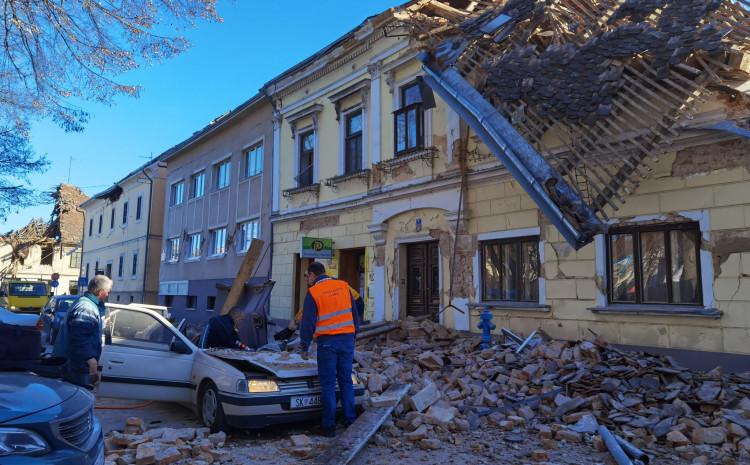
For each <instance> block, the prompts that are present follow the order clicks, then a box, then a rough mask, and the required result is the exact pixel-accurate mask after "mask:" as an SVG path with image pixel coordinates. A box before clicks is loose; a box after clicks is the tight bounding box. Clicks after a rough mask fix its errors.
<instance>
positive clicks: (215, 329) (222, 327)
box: [205, 307, 249, 350]
mask: <svg viewBox="0 0 750 465" xmlns="http://www.w3.org/2000/svg"><path fill="white" fill-rule="evenodd" d="M244 319H245V314H244V312H243V311H242V308H240V307H232V309H231V310H229V313H227V314H226V315H216V316H214V317H211V319H210V320H208V334H207V335H206V343H205V347H206V348H210V347H216V348H222V349H239V350H249V347H247V346H246V345H245V344H243V343H242V341H240V336H239V330H240V327H241V326H242V321H243V320H244Z"/></svg>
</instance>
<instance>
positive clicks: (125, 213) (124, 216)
mask: <svg viewBox="0 0 750 465" xmlns="http://www.w3.org/2000/svg"><path fill="white" fill-rule="evenodd" d="M127 223H128V202H125V203H124V204H123V205H122V224H127Z"/></svg>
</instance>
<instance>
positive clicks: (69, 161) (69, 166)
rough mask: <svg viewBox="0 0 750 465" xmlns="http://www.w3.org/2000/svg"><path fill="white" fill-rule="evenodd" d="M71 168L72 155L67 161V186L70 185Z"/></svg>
mask: <svg viewBox="0 0 750 465" xmlns="http://www.w3.org/2000/svg"><path fill="white" fill-rule="evenodd" d="M72 167H73V155H71V156H70V159H69V160H68V184H70V169H71V168H72Z"/></svg>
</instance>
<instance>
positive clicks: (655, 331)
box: [620, 315, 670, 347]
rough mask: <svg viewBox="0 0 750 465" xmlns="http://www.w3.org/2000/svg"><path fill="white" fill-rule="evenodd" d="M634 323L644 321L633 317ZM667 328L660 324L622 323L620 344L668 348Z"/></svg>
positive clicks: (635, 316) (639, 317) (638, 317)
mask: <svg viewBox="0 0 750 465" xmlns="http://www.w3.org/2000/svg"><path fill="white" fill-rule="evenodd" d="M633 320H634V321H644V319H643V317H641V316H638V315H633ZM668 328H669V327H668V326H666V325H661V324H648V323H623V324H621V325H620V344H630V345H642V346H652V347H669V346H670V344H669V329H668Z"/></svg>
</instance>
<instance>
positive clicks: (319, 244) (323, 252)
mask: <svg viewBox="0 0 750 465" xmlns="http://www.w3.org/2000/svg"><path fill="white" fill-rule="evenodd" d="M299 256H300V257H301V258H320V259H327V260H330V259H332V258H333V239H321V238H319V237H303V238H302V246H301V247H300V253H299Z"/></svg>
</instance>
